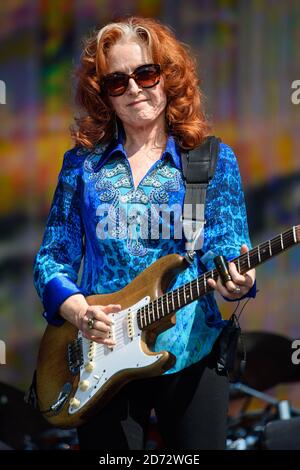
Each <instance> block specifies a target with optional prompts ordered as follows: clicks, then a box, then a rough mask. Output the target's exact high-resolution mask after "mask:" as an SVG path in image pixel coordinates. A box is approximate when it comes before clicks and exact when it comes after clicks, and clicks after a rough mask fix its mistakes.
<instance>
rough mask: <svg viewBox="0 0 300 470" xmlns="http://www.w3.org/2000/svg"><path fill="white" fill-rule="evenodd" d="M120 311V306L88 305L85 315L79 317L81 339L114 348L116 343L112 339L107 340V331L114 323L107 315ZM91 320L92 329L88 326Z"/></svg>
mask: <svg viewBox="0 0 300 470" xmlns="http://www.w3.org/2000/svg"><path fill="white" fill-rule="evenodd" d="M120 310H121V305H120V304H109V305H89V306H88V308H87V309H86V312H85V314H84V315H83V316H82V317H81V322H80V323H81V324H80V325H79V329H80V330H81V331H82V335H83V337H84V338H87V339H89V340H91V341H95V343H99V344H105V345H106V346H114V345H115V344H116V342H115V341H114V340H113V339H112V338H108V335H109V331H110V329H111V326H112V325H113V323H114V322H113V320H112V319H111V318H110V316H109V314H110V313H116V312H119V311H120ZM91 320H92V328H91V326H89V325H90V324H91Z"/></svg>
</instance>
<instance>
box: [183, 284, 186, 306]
mask: <svg viewBox="0 0 300 470" xmlns="http://www.w3.org/2000/svg"><path fill="white" fill-rule="evenodd" d="M183 298H184V303H185V304H186V295H185V286H183Z"/></svg>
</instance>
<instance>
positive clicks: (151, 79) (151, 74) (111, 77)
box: [101, 64, 161, 96]
mask: <svg viewBox="0 0 300 470" xmlns="http://www.w3.org/2000/svg"><path fill="white" fill-rule="evenodd" d="M160 74H161V70H160V65H158V64H145V65H140V67H137V68H136V69H135V70H134V71H133V72H132V73H131V74H130V75H128V74H127V73H123V72H114V73H109V74H108V75H105V76H104V77H103V79H102V81H101V84H102V86H103V88H104V90H105V91H106V92H107V93H108V94H109V95H110V96H121V95H123V94H124V93H125V91H126V90H127V87H128V83H129V79H130V78H133V79H134V81H135V82H136V83H137V84H138V86H139V87H142V88H152V87H153V86H155V85H157V84H158V83H159V80H160Z"/></svg>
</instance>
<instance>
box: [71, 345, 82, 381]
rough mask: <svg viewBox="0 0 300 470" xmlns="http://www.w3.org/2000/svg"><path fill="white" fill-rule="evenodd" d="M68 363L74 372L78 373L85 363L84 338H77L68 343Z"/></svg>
mask: <svg viewBox="0 0 300 470" xmlns="http://www.w3.org/2000/svg"><path fill="white" fill-rule="evenodd" d="M68 365H69V370H70V372H71V373H72V374H74V375H76V374H78V372H79V370H80V367H81V366H82V365H83V350H82V338H77V339H75V341H72V343H69V344H68Z"/></svg>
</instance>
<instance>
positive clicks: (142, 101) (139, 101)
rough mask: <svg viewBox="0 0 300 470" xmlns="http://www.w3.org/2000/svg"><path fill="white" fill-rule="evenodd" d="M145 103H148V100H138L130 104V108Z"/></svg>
mask: <svg viewBox="0 0 300 470" xmlns="http://www.w3.org/2000/svg"><path fill="white" fill-rule="evenodd" d="M145 101H148V100H138V101H133V102H132V103H129V104H128V106H134V105H135V104H138V103H144V102H145Z"/></svg>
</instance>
